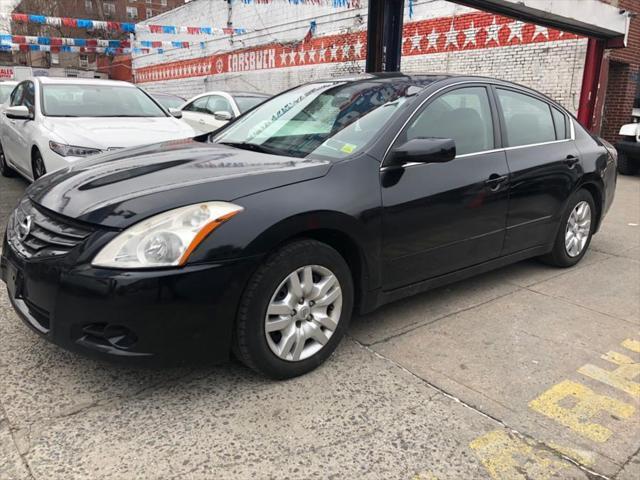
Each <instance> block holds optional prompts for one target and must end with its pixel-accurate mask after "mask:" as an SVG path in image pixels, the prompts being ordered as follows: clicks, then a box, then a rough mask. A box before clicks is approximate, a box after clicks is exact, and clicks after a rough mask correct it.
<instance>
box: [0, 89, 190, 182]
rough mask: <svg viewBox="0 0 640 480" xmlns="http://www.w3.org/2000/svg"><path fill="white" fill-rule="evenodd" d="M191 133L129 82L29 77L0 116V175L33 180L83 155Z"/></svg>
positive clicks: (179, 137) (65, 165) (67, 164)
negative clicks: (18, 176) (15, 173)
mask: <svg viewBox="0 0 640 480" xmlns="http://www.w3.org/2000/svg"><path fill="white" fill-rule="evenodd" d="M195 134H196V132H195V131H194V130H193V129H192V128H191V127H189V126H188V125H186V124H185V123H184V122H181V121H180V120H178V119H176V118H174V117H173V116H171V115H170V114H169V113H168V112H167V111H166V110H164V109H163V108H162V107H161V106H160V105H159V104H158V103H157V102H156V101H155V100H153V99H152V98H151V97H150V96H149V95H148V94H147V93H145V92H144V91H142V90H141V89H139V88H138V87H136V86H135V85H133V84H131V83H128V82H120V81H115V80H97V79H81V78H51V77H33V78H30V79H28V80H25V81H23V82H20V83H19V84H18V85H17V86H16V87H15V89H14V90H13V92H12V93H11V96H10V98H9V102H8V104H6V105H4V107H3V111H2V113H1V114H0V173H2V175H4V176H10V175H12V174H13V173H14V172H18V173H20V174H21V175H23V176H24V177H26V178H27V179H29V180H35V179H36V178H38V177H41V176H42V175H44V174H45V173H47V172H53V171H54V170H58V169H59V168H64V167H67V166H69V165H70V164H72V163H73V162H75V161H77V160H78V159H80V158H82V157H87V156H89V155H95V154H97V153H100V152H104V151H107V150H114V149H119V148H125V147H134V146H138V145H144V144H149V143H156V142H160V141H164V140H177V139H183V138H187V137H192V136H194V135H195Z"/></svg>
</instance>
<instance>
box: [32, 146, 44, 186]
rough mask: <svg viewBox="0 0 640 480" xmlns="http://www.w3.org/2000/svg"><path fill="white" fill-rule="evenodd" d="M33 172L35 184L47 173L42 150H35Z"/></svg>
mask: <svg viewBox="0 0 640 480" xmlns="http://www.w3.org/2000/svg"><path fill="white" fill-rule="evenodd" d="M31 171H32V173H33V181H34V182H35V181H36V180H38V179H39V178H40V177H42V176H43V175H45V174H46V173H47V168H46V167H45V166H44V160H43V159H42V154H41V153H40V150H37V149H36V150H34V151H33V155H32V159H31Z"/></svg>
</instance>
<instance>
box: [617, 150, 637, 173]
mask: <svg viewBox="0 0 640 480" xmlns="http://www.w3.org/2000/svg"><path fill="white" fill-rule="evenodd" d="M637 171H638V166H637V165H636V164H635V163H634V162H632V161H631V160H629V157H628V156H627V155H626V154H625V153H622V152H619V153H618V172H619V173H621V174H622V175H633V174H635V173H636V172H637Z"/></svg>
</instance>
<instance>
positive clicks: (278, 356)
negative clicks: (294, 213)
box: [234, 240, 353, 379]
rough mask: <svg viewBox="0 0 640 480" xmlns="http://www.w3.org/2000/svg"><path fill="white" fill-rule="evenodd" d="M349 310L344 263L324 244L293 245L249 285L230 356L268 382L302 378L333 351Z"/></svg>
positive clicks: (349, 286) (348, 276) (348, 278)
mask: <svg viewBox="0 0 640 480" xmlns="http://www.w3.org/2000/svg"><path fill="white" fill-rule="evenodd" d="M352 309H353V280H352V277H351V271H350V270H349V266H348V265H347V263H346V262H345V260H344V258H342V256H341V255H340V254H339V253H338V252H337V251H336V250H334V249H333V248H332V247H330V246H329V245H327V244H324V243H321V242H318V241H315V240H299V241H295V242H293V243H290V244H288V245H285V246H284V247H282V248H281V249H279V250H278V251H276V252H275V253H273V254H272V255H271V256H270V257H269V258H268V259H267V261H266V262H265V263H264V264H263V265H262V266H261V267H260V268H258V270H257V271H256V272H255V274H254V275H253V276H252V278H251V280H250V281H249V284H248V285H247V288H246V290H245V292H244V294H243V296H242V299H241V301H240V307H239V309H238V317H237V321H236V329H235V338H234V352H235V354H236V356H237V357H238V358H239V359H240V360H241V361H242V362H243V363H244V364H245V365H247V366H248V367H249V368H252V369H253V370H255V371H257V372H259V373H261V374H263V375H266V376H268V377H271V378H275V379H285V378H292V377H296V376H298V375H303V374H305V373H307V372H309V371H311V370H313V369H315V368H316V367H318V366H319V365H320V364H322V363H323V362H324V361H325V360H326V359H327V358H328V357H329V356H330V355H331V354H332V353H333V351H334V350H335V349H336V347H337V346H338V344H339V343H340V340H341V339H342V337H343V336H344V334H345V332H346V331H347V327H348V325H349V320H350V318H351V312H352Z"/></svg>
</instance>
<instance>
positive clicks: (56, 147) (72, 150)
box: [49, 140, 102, 157]
mask: <svg viewBox="0 0 640 480" xmlns="http://www.w3.org/2000/svg"><path fill="white" fill-rule="evenodd" d="M49 148H50V149H51V150H53V151H54V152H56V153H57V154H58V155H61V156H63V157H88V156H89V155H95V154H96V153H100V152H102V150H100V149H99V148H90V147H77V146H75V145H65V144H64V143H58V142H54V141H53V140H51V141H49Z"/></svg>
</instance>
